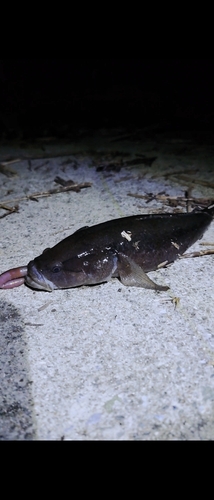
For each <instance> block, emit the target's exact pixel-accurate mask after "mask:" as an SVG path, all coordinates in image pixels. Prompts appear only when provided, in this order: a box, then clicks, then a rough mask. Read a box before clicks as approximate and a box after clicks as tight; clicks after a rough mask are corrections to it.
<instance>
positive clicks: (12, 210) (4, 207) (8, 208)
mask: <svg viewBox="0 0 214 500" xmlns="http://www.w3.org/2000/svg"><path fill="white" fill-rule="evenodd" d="M0 208H3V209H4V210H8V212H7V213H6V214H3V215H0V219H3V218H4V217H7V215H11V214H13V213H14V212H18V211H19V207H18V205H15V207H6V205H2V204H1V205H0Z"/></svg>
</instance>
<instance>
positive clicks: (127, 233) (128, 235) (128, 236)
mask: <svg viewBox="0 0 214 500" xmlns="http://www.w3.org/2000/svg"><path fill="white" fill-rule="evenodd" d="M121 236H122V238H126V240H127V241H131V239H132V233H131V231H122V233H121Z"/></svg>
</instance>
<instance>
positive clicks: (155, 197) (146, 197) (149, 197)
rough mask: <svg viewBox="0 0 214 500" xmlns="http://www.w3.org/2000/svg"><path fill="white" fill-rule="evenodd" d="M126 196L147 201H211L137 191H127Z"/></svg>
mask: <svg viewBox="0 0 214 500" xmlns="http://www.w3.org/2000/svg"><path fill="white" fill-rule="evenodd" d="M127 195H128V196H132V197H133V198H142V199H144V200H148V201H151V200H158V201H162V202H167V201H168V202H171V201H177V202H178V203H179V202H182V203H185V204H186V203H187V202H190V201H191V202H193V203H195V204H199V205H203V204H204V205H209V203H212V200H211V199H207V198H193V197H190V198H188V197H186V196H167V195H163V194H160V195H159V194H154V195H151V194H137V193H127Z"/></svg>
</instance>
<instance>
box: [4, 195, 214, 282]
mask: <svg viewBox="0 0 214 500" xmlns="http://www.w3.org/2000/svg"><path fill="white" fill-rule="evenodd" d="M213 214H214V205H211V206H210V207H207V208H206V209H204V210H199V211H193V212H191V213H185V214H182V213H178V214H168V213H167V214H149V215H134V216H130V217H123V218H120V219H113V220H110V221H107V222H103V223H101V224H97V225H94V226H90V227H89V226H86V227H83V228H81V229H79V230H78V231H76V232H75V233H73V234H72V235H71V236H68V237H67V238H65V239H64V240H62V241H61V242H60V243H58V244H57V245H55V246H54V247H52V248H48V249H46V250H45V251H44V252H43V253H42V254H41V255H40V256H38V257H36V258H35V259H34V260H32V261H31V262H29V264H28V266H27V273H26V275H25V283H26V284H27V285H29V286H30V287H32V288H36V289H40V290H47V291H52V290H54V289H59V288H72V287H77V286H81V285H94V284H98V283H103V282H106V281H109V280H110V279H111V278H119V279H120V280H121V282H122V283H123V284H124V285H127V286H140V287H144V288H152V289H155V290H167V289H168V287H166V286H161V285H157V284H156V283H154V282H153V281H151V280H150V278H149V277H148V276H147V275H146V274H145V273H147V272H148V271H153V270H155V269H157V268H158V267H161V265H162V264H163V263H165V264H169V263H171V262H174V260H176V259H177V258H178V257H179V256H180V255H182V254H183V253H184V252H185V251H186V250H187V248H189V247H190V246H191V245H192V244H193V243H195V242H196V241H197V240H198V239H200V238H201V237H202V236H203V233H204V232H205V230H206V229H207V227H208V226H209V224H210V223H211V221H212V217H213ZM5 287H6V286H5Z"/></svg>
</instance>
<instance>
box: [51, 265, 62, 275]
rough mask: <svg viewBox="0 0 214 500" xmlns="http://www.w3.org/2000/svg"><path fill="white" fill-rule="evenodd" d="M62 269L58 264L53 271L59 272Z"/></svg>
mask: <svg viewBox="0 0 214 500" xmlns="http://www.w3.org/2000/svg"><path fill="white" fill-rule="evenodd" d="M60 271H61V267H60V266H59V265H56V266H54V267H53V268H52V273H59V272H60Z"/></svg>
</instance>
